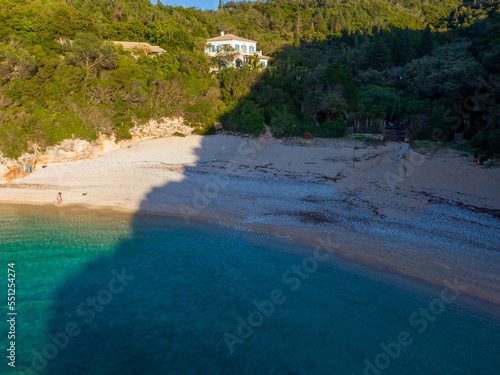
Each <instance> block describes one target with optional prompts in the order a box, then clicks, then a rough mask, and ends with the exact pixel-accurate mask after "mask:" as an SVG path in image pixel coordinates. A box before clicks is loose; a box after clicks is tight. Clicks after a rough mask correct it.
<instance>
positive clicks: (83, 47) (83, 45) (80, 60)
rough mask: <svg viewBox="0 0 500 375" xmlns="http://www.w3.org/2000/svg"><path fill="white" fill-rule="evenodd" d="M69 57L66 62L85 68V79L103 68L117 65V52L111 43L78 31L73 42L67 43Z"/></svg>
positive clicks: (111, 67)
mask: <svg viewBox="0 0 500 375" xmlns="http://www.w3.org/2000/svg"><path fill="white" fill-rule="evenodd" d="M66 49H67V51H68V57H67V59H66V62H67V63H68V64H71V65H75V66H79V67H81V68H83V69H84V70H85V80H88V78H89V77H90V76H92V75H94V74H98V73H99V71H100V70H101V69H113V68H115V67H116V63H117V54H116V52H115V49H114V46H113V45H112V44H111V43H105V42H103V41H102V40H100V39H99V38H98V37H97V36H95V35H93V34H88V33H78V34H77V35H76V36H75V39H74V40H73V41H72V42H67V43H66Z"/></svg>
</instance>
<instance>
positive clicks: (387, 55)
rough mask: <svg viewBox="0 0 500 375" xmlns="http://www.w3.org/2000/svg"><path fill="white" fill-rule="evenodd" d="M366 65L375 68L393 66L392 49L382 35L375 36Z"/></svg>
mask: <svg viewBox="0 0 500 375" xmlns="http://www.w3.org/2000/svg"><path fill="white" fill-rule="evenodd" d="M365 65H366V66H367V67H370V68H372V69H375V70H384V69H386V68H389V67H390V66H392V57H391V50H390V49H389V47H388V46H387V43H386V42H385V40H384V38H382V37H381V36H377V37H375V40H374V41H372V42H371V44H370V49H369V50H368V53H367V55H366V60H365Z"/></svg>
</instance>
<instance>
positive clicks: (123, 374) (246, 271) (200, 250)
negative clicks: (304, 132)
mask: <svg viewBox="0 0 500 375" xmlns="http://www.w3.org/2000/svg"><path fill="white" fill-rule="evenodd" d="M206 142H210V138H207V139H206V140H205V141H203V142H202V145H201V147H200V148H199V149H198V150H196V152H197V158H198V163H197V165H195V166H188V167H186V170H185V175H184V179H183V180H182V181H180V182H174V183H170V184H167V185H165V186H159V187H156V188H154V189H153V190H152V191H151V192H150V193H149V194H148V195H147V196H146V198H145V199H144V201H143V203H142V204H141V210H143V211H151V210H155V211H161V210H162V208H168V207H169V206H170V205H171V203H172V202H171V201H170V200H169V199H170V198H169V194H170V192H172V191H177V192H186V194H187V195H186V197H185V202H186V206H185V207H186V210H187V211H186V210H185V212H187V213H188V214H193V215H196V213H197V212H199V211H197V207H198V206H197V204H198V203H199V204H201V206H203V205H204V203H203V201H200V202H197V203H196V202H194V201H193V200H192V197H189V196H188V195H189V194H190V193H191V192H193V184H196V183H197V177H196V176H199V175H200V174H202V173H203V162H204V160H205V159H206V158H208V157H210V155H206V154H205V153H204V144H205V143H206ZM264 147H265V145H264ZM242 149H243V150H245V149H246V148H245V147H243V148H242ZM252 152H259V151H258V150H256V151H255V150H254V151H250V154H251V153H252ZM214 181H218V180H217V178H216V177H214ZM219 183H220V184H223V183H226V182H224V181H219ZM193 225H195V227H193V226H190V225H188V224H186V223H185V222H184V221H182V219H181V220H171V219H168V218H158V217H155V216H153V215H148V214H145V213H138V214H136V215H135V216H134V217H133V219H132V222H131V226H132V237H131V238H130V239H127V240H124V241H122V242H120V243H118V244H117V245H116V250H115V252H114V253H113V255H112V256H110V257H103V258H99V259H96V260H93V261H91V262H89V263H88V264H86V265H85V267H84V269H83V270H82V271H81V272H79V273H77V274H74V275H72V276H71V277H69V278H68V279H67V280H66V281H65V283H64V284H63V286H62V287H60V288H59V289H58V290H57V296H56V298H55V301H56V302H55V303H54V305H53V307H52V310H51V311H52V314H53V315H52V317H51V319H50V321H49V332H50V337H49V338H48V339H47V341H46V342H42V343H41V344H40V347H39V348H37V351H38V352H39V353H43V355H44V356H45V357H44V358H45V359H43V358H41V357H38V359H36V360H35V362H34V363H35V366H33V367H32V369H34V370H37V372H38V373H40V374H46V375H73V374H75V375H79V374H89V375H90V374H91V375H110V374H117V375H118V374H120V375H127V374H141V375H146V374H151V375H153V374H155V375H156V374H179V375H180V374H182V375H185V374H203V375H208V374H326V373H331V374H333V373H339V374H340V373H349V374H350V373H352V372H353V371H357V372H358V373H362V371H363V369H364V368H365V363H364V362H363V361H364V359H366V358H367V356H371V357H370V358H372V359H373V358H375V355H376V354H377V353H378V352H379V351H380V349H379V344H380V342H381V341H384V340H386V341H387V342H388V340H393V339H394V337H397V334H398V332H399V331H400V327H399V326H397V325H394V326H391V328H390V329H389V330H386V331H381V332H380V334H373V331H375V330H376V328H373V322H378V321H379V320H383V321H386V320H387V319H389V320H390V319H392V318H394V319H396V320H397V319H402V320H405V319H407V317H408V316H409V314H411V312H412V311H414V309H417V308H418V306H419V303H420V302H422V301H421V300H419V299H418V298H413V297H412V298H413V299H412V301H413V302H412V303H410V302H408V301H407V300H404V298H406V297H404V298H403V300H404V301H406V302H408V304H407V305H406V306H405V307H403V308H402V310H401V313H400V316H399V315H397V314H396V315H397V316H396V317H395V316H392V315H390V316H389V317H387V316H386V315H384V314H385V313H387V311H391V307H390V306H392V307H394V306H399V301H398V299H399V298H400V295H399V293H398V292H397V290H393V294H392V295H388V296H387V297H380V296H381V295H382V294H383V293H382V292H380V293H379V297H378V298H382V300H381V301H379V303H380V304H381V305H385V306H389V308H388V310H387V311H376V310H377V308H375V307H373V303H374V301H375V297H367V295H364V294H363V293H364V292H362V291H359V290H358V289H357V288H358V287H357V286H356V285H354V284H349V282H348V284H340V285H339V284H335V280H339V279H335V277H337V276H338V275H337V276H335V275H332V273H331V272H334V271H321V272H320V275H319V274H318V280H319V281H318V282H319V284H317V285H314V288H313V289H308V288H305V287H304V288H303V289H301V290H300V291H299V293H301V294H300V297H297V298H294V299H293V301H292V300H291V301H289V302H286V303H284V304H283V308H282V309H277V308H276V311H275V312H274V313H273V314H272V315H271V316H270V317H269V318H267V319H266V321H265V323H264V324H263V328H261V329H262V330H263V331H262V332H264V331H265V332H269V334H267V333H266V334H260V335H259V334H257V333H255V332H254V333H251V329H249V327H248V325H247V324H246V323H245V324H242V325H241V332H240V333H241V335H239V336H238V337H239V339H236V340H240V341H241V342H239V341H238V343H237V344H235V345H234V349H235V351H234V353H231V352H230V348H229V347H228V345H227V342H225V340H224V338H223V334H224V333H225V332H230V333H233V334H236V333H237V332H236V331H237V329H238V327H239V324H240V323H241V321H240V320H238V317H240V316H242V317H245V318H246V317H247V316H248V314H249V313H251V312H252V311H255V310H256V307H255V305H254V302H255V300H256V299H258V298H270V293H271V292H272V291H273V290H274V289H276V288H278V289H279V288H281V289H282V290H286V291H289V290H290V289H289V287H290V285H286V287H284V286H283V282H282V279H281V277H282V274H283V272H285V271H286V270H287V269H290V267H292V266H293V265H297V264H301V262H302V260H303V258H304V257H303V256H298V255H291V254H281V255H276V254H274V253H273V252H269V251H267V250H264V249H257V248H256V247H252V246H250V245H249V244H248V243H246V242H245V241H243V240H241V239H237V238H235V237H237V235H236V234H235V233H233V232H231V231H228V230H224V229H220V228H219V231H218V232H216V231H213V232H212V231H211V230H209V229H207V228H206V227H196V224H193ZM193 228H195V229H193ZM335 272H336V271H335ZM358 281H359V280H358ZM359 282H361V281H359ZM366 282H367V281H366ZM367 285H368V284H367ZM377 285H378V284H377ZM284 288H286V289H284ZM374 288H375V289H374V292H373V293H372V294H377V290H379V289H377V288H381V287H380V286H375V287H374ZM380 290H382V289H380ZM380 290H379V291H380ZM316 292H318V294H315V293H316ZM325 296H328V297H325ZM410 300H411V298H410ZM294 301H295V302H294ZM300 301H301V302H300ZM346 301H347V305H343V307H342V308H343V311H340V312H339V311H338V310H337V309H338V307H339V306H340V304H341V303H343V302H346ZM423 301H427V300H425V299H424V300H423ZM394 308H399V307H394ZM278 310H279V311H278ZM359 311H360V312H361V313H360V314H359V315H357V314H358V312H359ZM389 314H392V313H389ZM256 319H258V318H256ZM443 324H444V323H443ZM446 324H449V325H448V326H445V327H444V328H445V330H446V329H448V331H447V332H454V331H453V330H454V328H457V327H455V326H454V325H453V324H452V323H446ZM440 328H442V326H440ZM476 328H477V327H475V326H473V325H468V326H467V325H465V326H464V325H462V326H461V327H460V328H459V329H458V328H457V329H456V332H464V334H467V332H469V333H471V332H475V329H476ZM436 331H439V329H436ZM367 332H368V333H367ZM437 333H438V332H435V334H437ZM245 336H248V339H247V338H242V337H245ZM348 337H351V340H349V339H347V338H348ZM436 337H438V336H436ZM472 337H474V334H470V335H469V339H471V340H472ZM494 337H495V336H494V335H493V336H492V340H493V341H494V340H496V341H495V342H493V341H491V342H490V343H489V345H488V346H485V345H486V344H485V343H484V342H481V341H480V339H478V340H476V342H474V343H470V344H469V345H470V347H475V348H474V349H473V351H472V352H470V353H472V354H474V353H476V354H477V355H481V353H488V352H491V348H492V347H495V343H497V344H498V337H499V335H497V336H496V338H494ZM438 338H439V340H435V341H434V342H432V341H429V342H427V343H426V345H427V346H425V348H426V349H425V350H424V352H423V353H424V355H428V356H431V357H432V355H433V354H432V352H433V348H437V349H436V350H437V351H438V352H439V350H440V349H439V345H442V346H441V349H442V347H445V346H446V344H445V341H446V338H442V337H438ZM230 340H235V338H234V337H233V338H230ZM464 342H465V341H464ZM455 344H456V343H455ZM436 345H437V346H438V347H436ZM456 345H457V347H458V348H459V349H460V348H463V345H465V344H456ZM54 348H56V349H54ZM412 350H413V349H412ZM472 354H471V356H472ZM450 355H451V357H452V358H458V357H460V354H459V350H458V349H457V351H452V352H451V353H450ZM453 356H455V357H453ZM433 358H434V359H435V360H436V361H437V360H438V359H439V355H438V354H436V355H435V357H433ZM467 358H469V356H467ZM485 360H486V362H487V361H491V360H492V359H491V358H490V357H488V356H486V357H485ZM445 362H446V361H445ZM459 362H460V361H459ZM496 363H497V365H500V364H499V363H498V359H496ZM490 364H491V368H497V367H498V366H497V367H495V363H494V362H491V363H490ZM432 366H433V362H432V360H431V361H429V363H428V364H422V363H419V366H417V365H416V362H415V360H414V354H413V352H410V354H409V355H408V356H406V357H405V358H401V359H400V360H399V362H398V365H397V366H394V367H393V368H392V371H393V372H390V371H389V372H388V373H399V374H403V373H405V372H401V371H405V369H406V370H408V372H407V373H415V372H412V371H411V369H412V368H413V369H415V368H419V371H421V372H420V373H426V374H430V373H446V371H447V370H446V369H451V367H446V366H448V365H447V364H444V365H443V366H444V367H442V368H440V369H439V370H436V372H432V369H433V368H434V369H436V367H432ZM439 366H441V364H439ZM450 366H451V365H450ZM459 366H462V367H461V368H464V366H466V365H464V364H461V362H460V363H459ZM465 368H466V367H465ZM485 368H486V372H481V373H488V369H490V367H485ZM426 369H427V370H429V371H430V372H426ZM336 371H338V372H336ZM450 371H451V370H450ZM471 371H472V372H470V373H473V370H471ZM463 373H469V372H463ZM477 373H479V372H477ZM491 373H493V372H491Z"/></svg>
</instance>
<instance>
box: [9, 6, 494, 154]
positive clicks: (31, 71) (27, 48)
mask: <svg viewBox="0 0 500 375" xmlns="http://www.w3.org/2000/svg"><path fill="white" fill-rule="evenodd" d="M221 31H225V32H226V33H232V34H236V35H239V36H241V37H244V38H249V39H253V40H256V41H258V49H259V50H263V52H264V54H266V55H268V56H271V57H272V60H271V66H270V67H269V69H266V70H262V69H257V68H252V67H251V66H246V67H244V68H241V69H235V68H228V69H224V70H222V71H221V72H218V73H210V70H209V62H208V60H207V58H206V56H205V54H204V49H205V44H206V39H207V38H210V37H214V36H217V35H219V33H220V32H221ZM112 40H120V41H135V42H148V43H150V44H152V45H159V46H160V47H162V48H164V49H165V50H166V51H167V52H166V53H164V54H162V55H160V56H157V57H154V58H151V57H149V56H147V55H144V56H140V57H138V58H135V57H134V56H132V54H131V52H130V51H126V50H124V49H123V48H121V47H117V46H115V45H113V44H112V43H108V42H107V41H112ZM499 73H500V4H499V1H493V0H485V1H481V0H475V1H467V2H464V1H460V0H391V1H381V0H267V1H257V2H226V3H225V4H223V6H221V7H220V8H219V9H218V10H216V11H201V10H198V9H193V8H188V9H186V8H182V7H171V6H164V5H162V4H161V3H160V2H158V3H157V4H156V5H154V4H152V3H151V2H150V1H148V0H128V1H126V0H114V1H113V0H65V1H64V0H0V152H2V153H3V154H4V155H5V156H9V157H17V156H19V155H20V154H22V153H23V152H26V151H29V150H30V149H31V148H32V145H33V144H37V145H38V146H39V147H42V148H43V147H47V146H49V145H53V144H55V143H57V142H59V141H61V140H63V139H66V138H72V137H79V138H84V139H89V140H91V139H95V138H96V137H97V136H98V134H99V133H104V134H111V133H113V134H116V136H117V139H126V138H129V137H130V133H129V129H130V128H131V127H132V126H133V125H134V123H143V122H145V121H148V120H149V119H151V118H160V117H166V116H183V117H184V118H185V120H186V121H187V122H188V123H189V124H192V125H193V127H194V129H195V131H196V132H198V133H200V134H202V133H206V132H209V131H211V129H212V128H213V124H214V122H216V121H222V122H223V123H224V126H225V128H226V129H232V130H235V131H239V132H243V133H250V134H259V133H261V132H262V131H263V130H264V126H263V124H264V123H265V124H267V125H269V126H270V127H271V128H272V130H273V133H274V134H275V135H276V136H300V135H302V134H304V133H305V132H308V133H311V134H312V135H314V136H319V137H337V136H342V135H343V134H344V133H345V129H346V127H347V126H353V128H354V129H355V131H358V132H373V133H375V132H380V131H381V129H382V127H383V126H384V124H385V123H386V122H387V121H398V122H399V123H400V124H403V126H405V127H406V128H407V129H408V130H409V133H410V135H411V137H412V138H413V139H432V140H437V141H448V140H452V139H453V136H454V134H455V132H459V133H462V132H463V133H464V135H465V139H470V140H471V143H472V146H473V147H476V148H479V149H482V150H484V151H487V152H489V153H492V154H493V153H497V154H498V153H500V107H499V106H498V105H497V103H499V99H500V87H499V84H498V83H499V78H500V75H499Z"/></svg>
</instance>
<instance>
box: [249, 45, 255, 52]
mask: <svg viewBox="0 0 500 375" xmlns="http://www.w3.org/2000/svg"><path fill="white" fill-rule="evenodd" d="M254 52H255V47H254V46H250V53H251V54H253V53H254Z"/></svg>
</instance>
